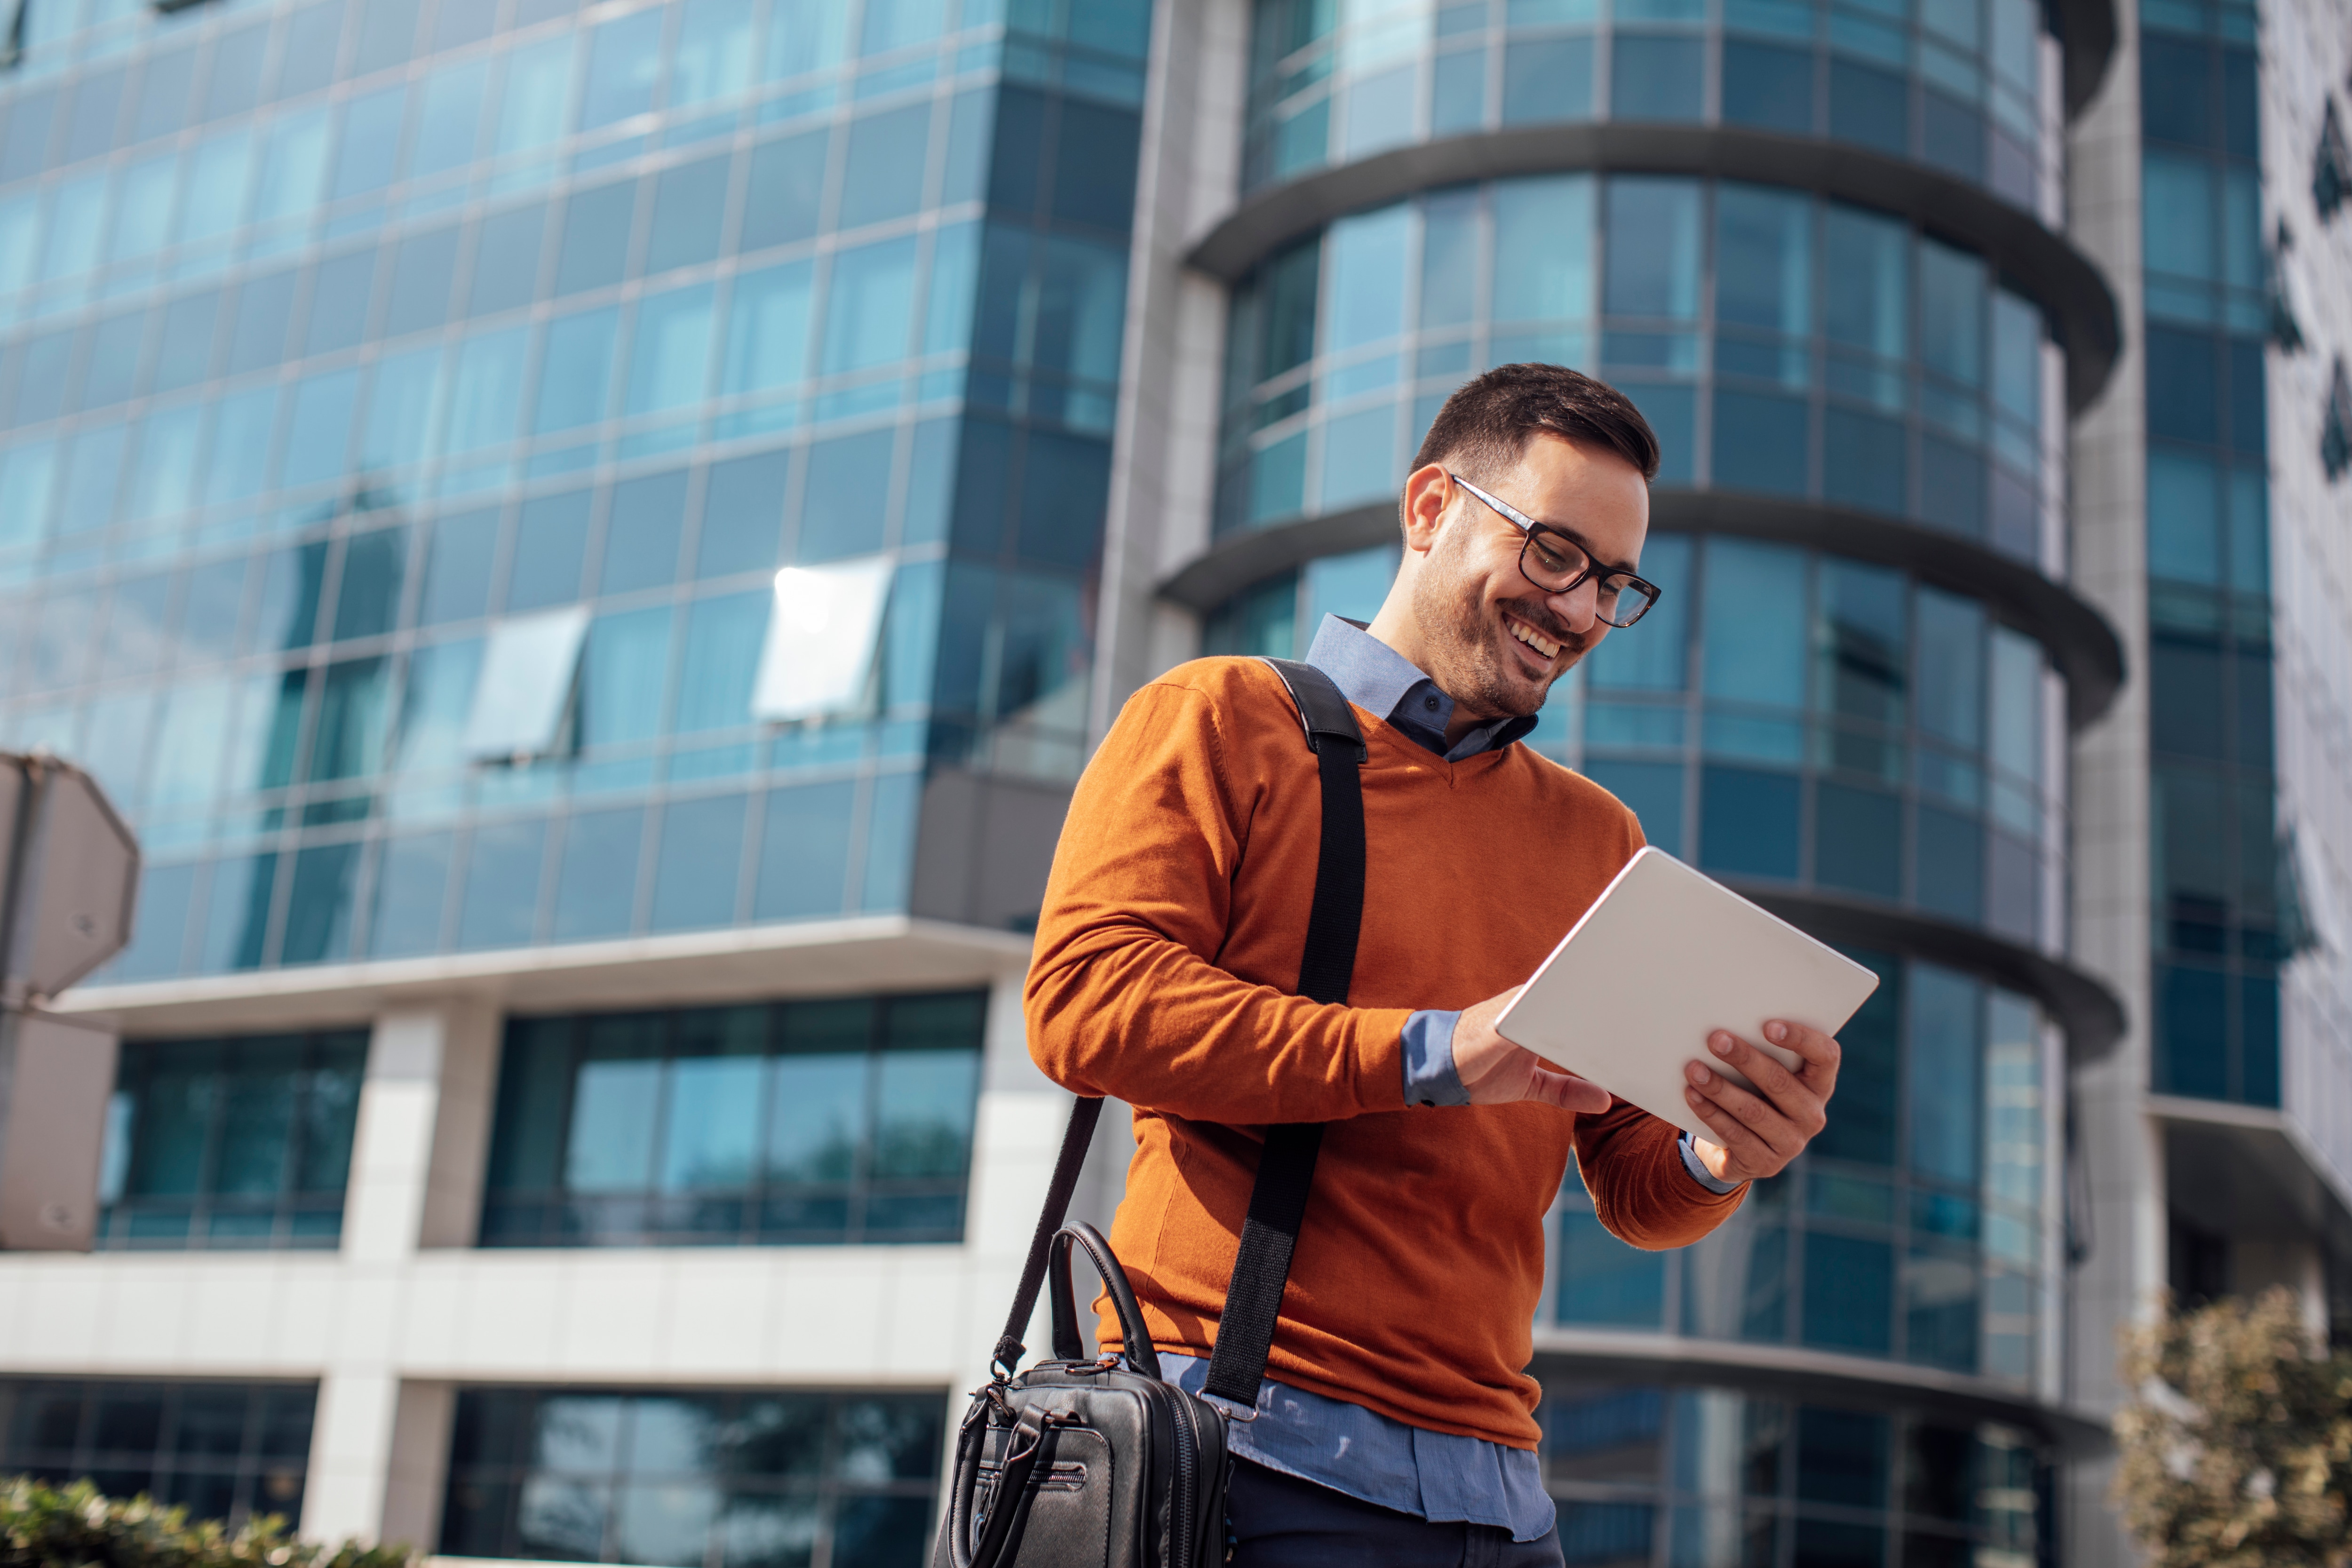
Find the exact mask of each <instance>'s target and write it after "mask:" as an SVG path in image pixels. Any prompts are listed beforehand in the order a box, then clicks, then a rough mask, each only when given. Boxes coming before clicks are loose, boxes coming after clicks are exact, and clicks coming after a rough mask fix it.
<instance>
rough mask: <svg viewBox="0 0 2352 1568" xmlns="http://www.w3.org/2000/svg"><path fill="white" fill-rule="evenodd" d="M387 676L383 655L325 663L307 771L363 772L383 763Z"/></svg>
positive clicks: (343, 775)
mask: <svg viewBox="0 0 2352 1568" xmlns="http://www.w3.org/2000/svg"><path fill="white" fill-rule="evenodd" d="M391 677H392V670H391V667H390V664H389V662H388V661H386V660H384V659H382V658H362V659H352V660H348V661H346V662H344V663H342V664H337V665H331V666H330V667H328V669H327V672H326V678H325V683H324V685H323V686H322V687H321V688H320V699H319V716H318V721H317V727H316V729H315V730H314V731H312V734H311V737H310V770H309V774H310V777H311V778H312V779H348V778H365V777H368V776H369V775H371V774H373V773H374V772H375V771H376V770H377V769H378V768H379V767H381V766H382V765H383V744H384V721H385V719H386V717H387V716H388V712H389V709H388V703H389V700H390V696H391Z"/></svg>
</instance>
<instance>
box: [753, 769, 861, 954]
mask: <svg viewBox="0 0 2352 1568" xmlns="http://www.w3.org/2000/svg"><path fill="white" fill-rule="evenodd" d="M856 795H857V786H856V784H854V783H850V782H847V781H843V782H841V783H836V784H806V785H803V786H802V787H800V788H797V789H780V790H773V791H771V792H770V793H769V795H768V802H767V821H766V826H765V828H764V830H763V831H762V832H761V837H760V885H759V891H758V895H757V898H756V900H754V902H753V905H752V910H751V914H752V918H753V919H755V920H763V921H768V920H795V919H802V918H805V917H808V916H811V915H831V914H838V913H840V912H841V908H842V900H843V899H844V898H845V897H846V896H847V883H848V877H849V825H850V814H851V811H852V809H853V808H854V806H855V805H856Z"/></svg>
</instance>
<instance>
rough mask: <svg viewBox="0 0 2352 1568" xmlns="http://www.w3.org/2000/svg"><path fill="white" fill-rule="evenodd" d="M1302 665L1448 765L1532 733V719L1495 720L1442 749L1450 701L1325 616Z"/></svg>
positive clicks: (1392, 656) (1343, 623) (1392, 653)
mask: <svg viewBox="0 0 2352 1568" xmlns="http://www.w3.org/2000/svg"><path fill="white" fill-rule="evenodd" d="M1307 663H1308V664H1311V665H1313V666H1314V667H1315V668H1318V669H1319V670H1321V671H1322V672H1323V673H1324V674H1326V675H1328V676H1329V677H1330V678H1331V683H1332V684H1333V685H1334V686H1337V687H1338V688H1339V694H1340V695H1341V696H1343V697H1345V698H1346V699H1347V700H1349V701H1350V702H1352V703H1354V704H1355V705H1356V706H1357V707H1359V708H1361V709H1362V710H1364V711H1365V712H1367V713H1377V714H1379V715H1380V716H1381V718H1382V719H1384V720H1386V721H1388V724H1389V727H1390V728H1391V729H1392V730H1395V731H1397V732H1398V733H1400V734H1402V735H1403V736H1404V737H1405V738H1406V739H1407V740H1409V741H1411V742H1413V743H1414V744H1416V745H1418V746H1421V747H1423V748H1424V749H1425V750H1428V751H1432V752H1436V753H1437V754H1438V755H1439V756H1441V757H1444V759H1445V760H1446V761H1447V762H1449V763H1458V762H1461V761H1463V760H1464V759H1465V758H1467V757H1475V756H1476V755H1478V754H1479V753H1480V752H1499V751H1501V750H1502V749H1503V748H1504V747H1505V746H1507V745H1509V744H1510V743H1511V742H1514V741H1516V740H1517V739H1518V738H1519V737H1520V736H1522V735H1524V734H1526V733H1527V732H1528V731H1530V730H1532V729H1534V728H1535V727H1536V721H1535V719H1534V718H1533V716H1528V717H1525V718H1502V719H1496V720H1492V721H1488V722H1487V723H1484V724H1481V725H1479V726H1478V727H1477V728H1476V729H1475V730H1472V731H1469V732H1468V733H1467V734H1465V735H1464V736H1463V737H1462V739H1460V740H1459V741H1456V742H1453V743H1452V744H1451V745H1448V744H1447V743H1446V740H1445V726H1446V725H1447V724H1448V723H1450V722H1452V721H1453V718H1454V699H1453V698H1451V697H1448V696H1447V695H1446V694H1445V693H1444V691H1441V690H1439V689H1438V686H1437V682H1435V681H1433V680H1432V679H1429V677H1428V676H1427V675H1425V674H1423V672H1422V670H1421V668H1420V667H1419V666H1417V665H1415V664H1414V663H1413V662H1412V660H1411V659H1408V658H1405V657H1404V655H1402V654H1401V653H1399V652H1397V650H1396V649H1394V648H1392V647H1389V645H1388V644H1386V643H1384V642H1382V641H1381V639H1380V638H1378V637H1374V636H1372V634H1371V633H1370V632H1369V631H1367V630H1365V629H1364V626H1363V624H1362V623H1361V622H1360V621H1350V620H1343V619H1342V618H1340V617H1339V616H1324V617H1323V624H1322V625H1321V626H1318V627H1316V628H1315V641H1314V642H1313V644H1311V645H1310V646H1309V647H1307Z"/></svg>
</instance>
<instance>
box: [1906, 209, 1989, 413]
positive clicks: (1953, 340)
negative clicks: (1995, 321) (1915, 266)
mask: <svg viewBox="0 0 2352 1568" xmlns="http://www.w3.org/2000/svg"><path fill="white" fill-rule="evenodd" d="M1985 294H1986V281H1985V267H1984V263H1983V262H1982V261H1980V260H1979V259H1978V258H1976V257H1973V256H1970V255H1969V254H1968V253H1967V252H1965V251H1960V250H1955V249H1953V248H1951V247H1948V246H1945V245H1940V244H1938V243H1937V242H1936V241H1935V240H1932V239H1923V240H1921V241H1920V243H1919V334H1920V337H1919V357H1920V358H1921V359H1923V360H1925V361H1926V362H1927V365H1928V367H1929V368H1930V369H1933V370H1935V371H1937V372H1939V373H1941V374H1945V375H1948V376H1949V377H1951V378H1952V379H1953V380H1954V381H1958V382H1960V383H1962V384H1966V385H1969V386H1976V385H1979V384H1981V383H1982V381H1983V378H1984V335H1985Z"/></svg>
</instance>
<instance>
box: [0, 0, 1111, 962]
mask: <svg viewBox="0 0 2352 1568" xmlns="http://www.w3.org/2000/svg"><path fill="white" fill-rule="evenodd" d="M25 16H26V48H25V53H24V57H23V60H22V63H21V65H20V66H19V68H17V70H16V72H15V73H14V74H13V76H12V77H11V78H10V79H9V80H8V81H7V83H6V84H5V87H0V520H5V521H0V744H7V745H11V746H17V747H32V746H37V745H47V746H50V747H52V748H53V749H56V750H58V751H59V752H64V753H67V754H69V755H72V756H74V757H76V758H77V759H79V760H80V761H82V762H84V763H87V765H89V767H90V769H91V770H92V771H93V772H94V773H96V774H97V775H98V776H99V777H100V780H101V781H102V782H103V783H104V784H105V785H106V787H107V789H108V791H109V793H110V795H111V796H112V797H113V798H114V800H115V801H116V802H117V803H118V804H119V805H121V807H122V808H123V810H124V811H125V813H126V814H127V815H128V816H130V817H131V820H132V822H133V824H134V826H136V827H137V828H138V830H139V832H140V834H141V836H142V840H143V842H144V844H145V846H146V847H147V851H148V861H149V865H148V871H147V881H146V885H145V888H144V889H143V892H142V919H141V922H140V931H139V941H138V944H137V946H136V947H135V948H134V949H133V950H132V951H131V952H129V953H127V954H126V955H125V956H124V957H123V958H122V959H121V961H119V962H118V963H117V964H116V965H115V966H114V967H113V968H112V969H111V970H110V972H109V974H108V978H110V979H113V980H147V979H159V978H163V977H168V976H173V975H180V974H195V973H222V972H229V971H237V970H249V969H255V968H268V967H273V966H280V965H289V966H290V965H297V964H305V963H328V962H334V961H349V960H355V959H369V958H398V957H409V956H416V955H421V954H429V953H435V952H448V951H465V950H477V949H486V948H504V947H515V946H521V945H525V944H530V943H536V942H563V941H575V940H583V939H587V938H593V937H609V936H622V935H628V934H632V933H636V932H646V931H681V930H691V929H696V928H705V927H713V926H726V925H731V924H739V923H744V922H750V921H779V920H793V919H803V918H811V917H821V916H827V915H835V916H837V915H841V914H844V913H855V912H859V911H877V910H880V911H887V910H902V909H904V908H906V907H907V903H908V897H909V888H910V885H911V879H912V856H913V845H914V841H915V836H916V832H917V825H918V818H919V811H920V799H921V781H922V779H923V777H924V773H925V770H926V769H927V767H945V766H953V767H966V768H974V769H979V770H982V771H990V772H999V773H1014V774H1019V775H1023V776H1025V777H1032V778H1044V779H1047V780H1066V779H1067V778H1069V777H1072V776H1074V775H1075V773H1076V766H1077V763H1078V761H1079V758H1080V753H1081V745H1082V728H1083V727H1082V725H1081V724H1080V723H1079V722H1078V715H1079V712H1080V698H1079V695H1078V693H1080V692H1081V691H1082V690H1083V688H1084V684H1085V678H1086V674H1087V668H1088V661H1089V653H1088V649H1087V637H1086V632H1087V615H1088V611H1087V605H1089V604H1090V599H1091V587H1090V584H1091V580H1092V576H1091V574H1092V573H1093V571H1094V569H1095V562H1096V558H1097V555H1098V553H1099V548H1100V539H1099V535H1100V528H1101V515H1102V507H1103V500H1104V495H1105V487H1106V486H1107V483H1108V461H1109V459H1108V452H1109V440H1108V431H1109V428H1110V408H1111V398H1112V389H1113V387H1114V384H1115V378H1116V374H1117V364H1118V344H1119V326H1120V322H1121V320H1122V310H1123V301H1124V289H1125V266H1126V253H1127V232H1128V226H1129V209H1130V207H1131V205H1132V195H1133V186H1134V178H1135V171H1134V162H1135V156H1136V145H1137V134H1138V132H1137V125H1138V116H1139V103H1140V100H1141V90H1142V88H1141V84H1142V69H1141V60H1142V57H1143V54H1144V51H1145V47H1146V43H1147V39H1148V33H1149V10H1148V6H1147V5H1144V4H1141V3H1140V0H1136V3H1118V4H1101V5H1094V4H1089V5H1071V4H1067V3H1059V4H1055V3H1048V4H1042V5H1029V4H1024V5H1018V6H1014V7H1013V8H1012V12H1011V13H1010V14H1008V11H1007V8H1006V6H1005V5H1003V3H1002V0H962V3H961V5H958V4H956V3H955V0H866V3H865V4H862V5H860V4H854V3H853V4H835V3H832V0H670V3H668V4H655V5H635V6H625V7H607V8H604V9H600V10H599V11H597V12H596V13H595V15H594V17H593V22H590V21H586V20H583V16H582V14H581V13H580V11H579V10H578V8H577V7H576V6H575V5H572V4H569V3H568V0H567V3H558V0H463V3H460V0H439V3H438V4H430V5H428V4H420V3H418V0H305V3H299V4H297V3H292V0H283V3H277V4H272V3H268V0H243V3H239V4H223V5H203V6H195V7H189V8H184V9H175V10H173V11H172V12H170V13H168V14H163V15H159V14H157V12H156V11H155V10H154V9H153V8H152V7H150V6H146V5H127V4H120V3H117V0H36V3H35V4H32V5H28V6H27V7H26V9H25ZM787 566H792V567H798V568H801V569H803V571H809V570H814V569H818V568H827V569H831V568H840V569H844V570H847V569H850V568H855V569H856V571H857V572H860V573H863V574H865V577H866V580H868V581H878V582H881V583H884V584H887V612H885V613H883V614H881V615H880V616H879V618H878V620H877V622H876V623H874V624H872V625H870V626H868V627H867V628H866V631H865V633H864V639H865V640H864V641H863V642H862V643H861V644H860V647H859V648H858V649H857V650H856V654H855V657H854V658H851V659H850V660H849V663H850V665H851V668H849V669H848V671H847V673H846V675H845V677H844V679H842V680H840V681H837V682H835V684H836V685H837V686H840V687H841V688H842V689H840V690H838V691H836V692H835V694H834V695H833V696H832V697H831V698H829V699H828V700H826V701H824V702H823V703H821V704H819V705H818V706H817V707H815V708H814V709H813V708H811V707H809V706H808V705H807V704H805V703H802V704H800V705H797V706H796V705H794V704H793V703H791V702H789V701H783V702H779V701H777V700H773V699H772V698H770V697H768V696H765V695H763V692H764V691H765V680H764V677H765V676H767V675H768V674H769V673H770V671H769V670H768V668H766V667H767V666H768V665H772V664H774V663H775V662H776V661H777V659H778V658H779V657H780V656H779V654H778V651H777V650H778V648H779V647H785V648H786V649H787V653H786V655H785V656H782V657H784V658H785V659H786V662H787V664H788V663H789V638H786V637H782V636H780V635H779V634H778V633H777V632H776V630H775V625H774V623H776V622H777V621H778V620H779V619H780V618H781V617H780V616H778V615H777V614H775V613H774V607H775V605H776V604H777V603H778V602H779V595H787V594H788V591H793V590H792V589H791V580H789V579H780V578H779V577H778V575H777V574H778V572H779V569H780V568H782V567H787ZM805 585H806V580H803V587H805ZM93 627H97V628H100V635H99V636H95V637H94V636H92V635H90V634H91V628H93ZM763 658H764V661H765V663H764V664H763ZM785 674H786V675H789V674H790V670H789V669H787V670H786V671H785ZM782 684H783V685H784V686H787V687H789V686H790V685H791V681H790V680H788V679H787V680H784V681H783V682H782ZM786 715H788V716H789V720H790V721H787V722H778V721H776V720H775V716H786Z"/></svg>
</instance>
